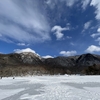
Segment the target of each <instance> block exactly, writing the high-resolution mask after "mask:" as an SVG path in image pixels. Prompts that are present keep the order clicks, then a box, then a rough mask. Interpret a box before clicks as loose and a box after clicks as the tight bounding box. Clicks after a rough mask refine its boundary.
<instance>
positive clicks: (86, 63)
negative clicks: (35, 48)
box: [0, 52, 100, 76]
mask: <svg viewBox="0 0 100 100" xmlns="http://www.w3.org/2000/svg"><path fill="white" fill-rule="evenodd" d="M99 65H100V55H95V54H90V53H87V54H82V55H76V56H69V57H65V56H58V57H55V58H42V57H40V56H39V55H37V54H35V53H31V52H28V53H26V52H24V53H10V54H0V75H3V74H4V73H6V75H5V76H7V73H9V72H11V75H12V74H13V73H16V75H17V73H20V74H34V73H35V74H36V75H37V74H39V75H40V74H41V75H42V74H94V71H95V74H100V67H99ZM91 69H92V72H91ZM16 70H17V71H16ZM15 71H16V72H15ZM88 72H89V73H88ZM8 76H10V75H8Z"/></svg>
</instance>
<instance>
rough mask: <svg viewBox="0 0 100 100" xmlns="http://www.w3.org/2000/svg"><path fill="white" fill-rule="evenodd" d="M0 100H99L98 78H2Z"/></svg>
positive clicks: (99, 77) (74, 76) (99, 84)
mask: <svg viewBox="0 0 100 100" xmlns="http://www.w3.org/2000/svg"><path fill="white" fill-rule="evenodd" d="M0 100H100V76H78V75H71V76H70V75H58V76H57V75H55V76H32V77H31V76H29V77H15V79H13V78H12V77H10V78H3V79H0Z"/></svg>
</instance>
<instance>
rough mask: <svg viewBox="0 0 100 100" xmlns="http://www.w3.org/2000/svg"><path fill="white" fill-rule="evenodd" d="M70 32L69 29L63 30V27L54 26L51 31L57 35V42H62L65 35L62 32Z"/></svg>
mask: <svg viewBox="0 0 100 100" xmlns="http://www.w3.org/2000/svg"><path fill="white" fill-rule="evenodd" d="M66 30H69V28H66V27H64V28H62V27H61V26H57V25H56V26H54V27H53V28H52V29H51V31H52V32H54V34H55V35H56V38H57V40H60V39H62V38H63V36H64V34H63V33H62V31H66Z"/></svg>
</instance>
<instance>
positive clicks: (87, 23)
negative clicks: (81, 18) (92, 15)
mask: <svg viewBox="0 0 100 100" xmlns="http://www.w3.org/2000/svg"><path fill="white" fill-rule="evenodd" d="M90 25H91V21H88V22H86V23H85V24H84V30H86V29H88V28H89V27H90Z"/></svg>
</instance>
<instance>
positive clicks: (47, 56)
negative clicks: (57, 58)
mask: <svg viewBox="0 0 100 100" xmlns="http://www.w3.org/2000/svg"><path fill="white" fill-rule="evenodd" d="M42 57H43V58H45V59H47V58H54V57H52V56H50V55H46V56H42Z"/></svg>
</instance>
